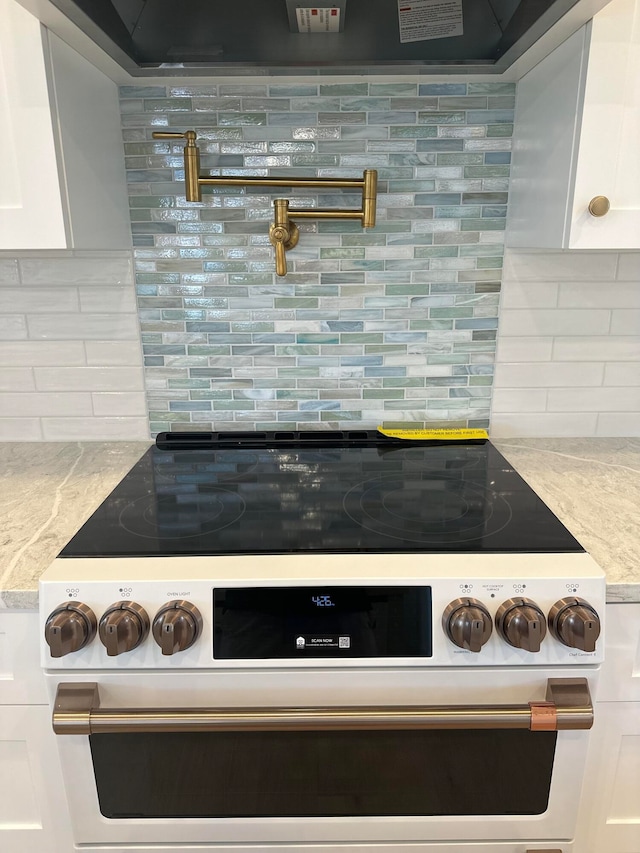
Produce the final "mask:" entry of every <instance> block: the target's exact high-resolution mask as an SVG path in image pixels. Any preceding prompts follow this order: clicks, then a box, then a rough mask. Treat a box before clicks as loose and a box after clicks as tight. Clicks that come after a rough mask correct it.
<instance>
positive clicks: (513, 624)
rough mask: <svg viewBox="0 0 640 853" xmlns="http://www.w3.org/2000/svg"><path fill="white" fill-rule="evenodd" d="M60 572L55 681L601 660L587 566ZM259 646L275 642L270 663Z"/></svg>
mask: <svg viewBox="0 0 640 853" xmlns="http://www.w3.org/2000/svg"><path fill="white" fill-rule="evenodd" d="M483 558H484V559H483ZM57 563H58V564H60V565H57V566H54V567H52V569H50V570H48V571H47V573H45V575H44V576H43V579H42V581H41V585H40V610H41V625H42V637H43V642H42V657H41V659H42V665H43V667H44V668H46V669H66V670H76V669H86V670H90V669H105V670H109V669H154V668H157V669H172V668H174V667H187V668H194V669H225V668H226V669H229V668H242V667H258V668H262V667H265V668H268V667H283V666H284V667H311V668H313V667H322V666H363V667H371V666H381V665H384V666H419V667H438V666H440V667H449V666H467V667H474V666H481V667H482V666H489V667H493V666H541V665H544V666H573V665H590V664H591V665H593V664H597V663H600V662H601V661H602V656H603V647H604V642H603V632H604V625H603V617H604V607H605V589H606V587H605V579H604V574H603V573H602V571H601V570H600V569H599V567H598V566H597V565H596V564H595V563H594V562H593V560H592V559H591V558H590V557H589V555H588V554H585V553H570V554H560V555H515V556H513V555H508V554H507V555H470V556H469V557H468V558H464V557H461V556H459V555H447V554H444V555H429V558H428V559H427V558H425V557H424V556H420V557H416V556H414V555H407V556H405V555H394V558H393V560H390V558H389V556H388V555H387V556H385V555H368V554H362V555H323V554H320V555H274V556H272V557H268V558H267V557H265V558H260V560H258V561H257V563H256V561H255V558H252V557H235V558H227V559H225V558H191V559H190V560H188V561H186V565H185V561H184V560H182V559H181V558H163V559H162V560H161V561H155V560H153V559H149V560H147V561H146V564H144V565H143V561H141V560H134V559H127V560H122V561H118V560H115V559H113V560H109V559H104V560H89V559H87V560H84V559H82V560H81V559H77V560H58V561H57ZM83 563H84V564H86V565H82V564H83ZM121 563H122V564H124V565H121ZM198 563H199V565H198ZM265 563H266V565H265ZM483 563H484V564H485V565H483ZM516 565H517V568H518V569H519V574H518V576H517V579H515V580H514V577H513V574H509V573H508V571H507V570H511V571H513V570H514V567H516ZM489 567H491V568H492V569H493V570H494V571H493V574H489V573H488V571H486V570H487V568H489ZM120 568H124V569H126V570H127V574H126V575H125V576H126V577H127V581H126V582H122V581H120V580H118V579H117V577H118V575H117V571H118V570H119V569H120ZM554 568H555V571H556V573H554ZM496 569H499V570H502V571H496ZM196 570H197V571H196ZM70 571H71V572H73V573H74V575H75V576H73V578H72V580H68V579H67V578H68V577H69V573H70ZM151 572H153V573H156V574H160V575H161V574H165V575H166V577H165V578H164V579H162V578H160V579H158V578H153V577H152V576H150V573H151ZM63 573H64V574H63ZM58 574H60V577H56V575H58ZM101 574H102V576H101ZM176 578H180V580H178V581H176ZM407 588H411V589H413V590H414V592H411V591H410V590H409V589H407ZM401 589H405V591H406V594H405V593H402V594H397V595H396V592H398V591H399V590H401ZM300 590H303V591H304V594H302V595H301V594H299V591H300ZM336 591H341V592H342V593H344V594H338V595H336ZM360 592H361V593H362V594H359V593H360ZM221 593H223V595H221ZM229 593H231V597H229ZM346 593H348V595H347V594H346ZM414 593H415V594H414ZM225 595H226V596H227V598H226V599H225ZM385 596H386V597H385ZM221 599H222V605H220V600H221ZM341 599H344V601H346V603H343V601H341ZM227 600H228V601H233V602H234V608H235V609H234V611H233V613H231V614H230V616H228V617H225V615H224V614H225V612H226V610H225V606H226V605H225V601H227ZM352 601H355V602H356V604H354V605H353V606H352V605H351V602H352ZM216 602H217V603H216ZM357 602H360V603H359V604H357ZM362 602H364V604H363V603H362ZM394 602H395V603H394ZM303 605H304V606H305V607H307V608H308V613H306V615H305V614H303V615H302V616H301V615H300V614H301V612H302V611H301V608H302V607H303ZM274 608H275V609H274ZM283 608H284V609H285V610H286V613H285V612H284V610H282V609H283ZM341 608H342V610H341ZM349 608H351V609H349ZM280 610H282V613H281V612H280ZM290 611H291V612H290ZM339 611H340V613H339ZM338 616H341V619H342V621H340V619H338ZM221 619H222V620H223V621H224V620H225V619H226V622H225V623H224V624H223V623H222V622H220V620H221ZM384 620H386V622H387V623H388V625H387V624H386V623H385V625H384V626H382V627H383V628H384V631H386V633H385V634H384V637H382V631H381V621H384ZM345 624H348V625H349V626H350V627H349V628H348V629H344V630H343V629H342V627H341V628H340V630H336V628H335V626H336V625H340V626H343V625H345ZM249 625H251V630H252V631H253V635H252V637H251V642H250V643H247V642H244V640H243V632H245V633H246V636H247V637H248V634H249V628H248V626H249ZM290 625H293V626H294V629H292V630H294V631H295V633H292V635H291V637H290V638H289V637H288V635H287V638H286V642H285V644H284V645H282V640H281V639H280V640H278V642H279V643H280V646H279V647H278V649H277V650H276V642H275V640H276V634H277V635H278V637H280V636H281V635H282V634H283V632H284V630H285V628H287V626H290ZM303 625H304V626H306V627H301V626H303ZM269 626H271V628H270V627H269ZM283 626H284V627H283ZM223 628H224V630H222V629H223ZM287 630H288V628H287ZM270 631H271V634H270V633H269V632H270ZM256 635H258V636H261V637H262V636H264V637H267V642H266V644H265V648H266V649H267V651H266V652H265V653H264V654H262V653H260V651H259V650H258V651H255V650H256V649H259V648H260V647H258V646H256V644H255V642H254V638H255V636H256ZM220 636H224V637H226V638H227V639H228V638H229V637H232V638H233V640H234V642H233V644H232V645H233V651H231V652H229V651H228V649H225V648H223V643H222V642H221V641H220V640H219V637H220ZM271 636H273V638H274V642H273V643H270V642H269V640H270V637H271ZM216 637H218V639H217V640H215V638H216ZM381 638H382V639H381ZM214 640H215V642H214ZM216 643H217V644H216ZM238 649H239V650H240V651H238ZM243 649H244V651H243ZM247 649H248V651H246V650H247ZM269 649H271V651H269ZM289 649H290V650H291V652H290V653H289V651H288V650H289ZM360 649H366V652H362V653H361V651H360Z"/></svg>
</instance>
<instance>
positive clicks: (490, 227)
mask: <svg viewBox="0 0 640 853" xmlns="http://www.w3.org/2000/svg"><path fill="white" fill-rule="evenodd" d="M505 227H506V226H505V220H504V219H464V220H462V221H461V222H460V229H461V230H462V231H504V229H505Z"/></svg>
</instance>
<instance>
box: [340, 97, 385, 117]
mask: <svg viewBox="0 0 640 853" xmlns="http://www.w3.org/2000/svg"><path fill="white" fill-rule="evenodd" d="M339 109H340V110H344V111H345V112H357V111H359V110H362V111H363V112H366V113H369V115H371V114H373V113H376V114H381V113H384V112H387V111H390V110H394V107H392V106H391V101H390V98H387V97H383V96H374V97H372V96H369V97H362V98H358V97H347V98H341V99H340V106H339ZM392 114H393V113H392ZM374 124H377V122H374Z"/></svg>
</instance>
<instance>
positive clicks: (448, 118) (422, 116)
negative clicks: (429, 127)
mask: <svg viewBox="0 0 640 853" xmlns="http://www.w3.org/2000/svg"><path fill="white" fill-rule="evenodd" d="M465 123H466V122H465V113H464V111H463V110H451V111H446V112H434V111H431V110H424V111H420V112H419V113H418V124H435V125H442V124H465ZM470 123H471V122H470Z"/></svg>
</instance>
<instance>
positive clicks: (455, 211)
mask: <svg viewBox="0 0 640 853" xmlns="http://www.w3.org/2000/svg"><path fill="white" fill-rule="evenodd" d="M433 215H434V218H435V219H477V218H478V217H479V216H482V215H483V214H482V208H481V207H463V206H462V205H448V206H447V207H436V208H434V211H433Z"/></svg>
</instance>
